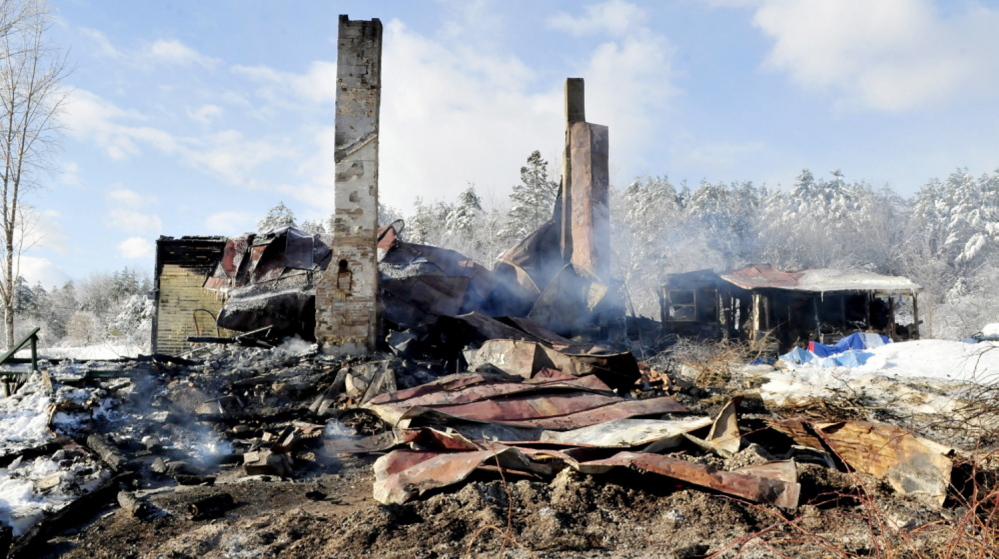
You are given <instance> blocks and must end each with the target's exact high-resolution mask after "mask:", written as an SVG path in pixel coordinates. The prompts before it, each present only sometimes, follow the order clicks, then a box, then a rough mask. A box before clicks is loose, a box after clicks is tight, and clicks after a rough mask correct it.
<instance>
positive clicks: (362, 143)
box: [316, 15, 382, 355]
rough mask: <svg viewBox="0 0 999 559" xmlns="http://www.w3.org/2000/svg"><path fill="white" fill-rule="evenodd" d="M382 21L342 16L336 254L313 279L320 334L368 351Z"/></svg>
mask: <svg viewBox="0 0 999 559" xmlns="http://www.w3.org/2000/svg"><path fill="white" fill-rule="evenodd" d="M381 59H382V24H381V22H380V21H379V20H377V19H372V20H371V21H351V20H350V19H349V18H348V17H347V16H345V15H341V16H340V28H339V39H338V41H337V91H336V148H335V149H336V151H335V159H336V187H335V194H334V208H335V209H334V220H333V235H334V238H335V243H334V248H333V251H334V252H333V260H332V262H331V264H330V266H329V268H328V270H327V271H326V272H325V273H324V274H323V276H322V277H321V278H320V279H319V281H318V283H317V285H316V340H317V341H318V342H319V343H320V345H321V346H322V348H323V351H324V352H325V353H328V354H334V355H366V354H368V353H370V352H371V351H373V350H374V347H375V340H376V338H377V335H378V302H377V298H376V296H377V292H378V284H377V282H378V262H377V256H376V243H377V238H376V236H377V230H378V117H379V105H380V102H381Z"/></svg>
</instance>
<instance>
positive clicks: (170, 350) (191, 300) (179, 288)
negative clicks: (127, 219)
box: [152, 237, 232, 355]
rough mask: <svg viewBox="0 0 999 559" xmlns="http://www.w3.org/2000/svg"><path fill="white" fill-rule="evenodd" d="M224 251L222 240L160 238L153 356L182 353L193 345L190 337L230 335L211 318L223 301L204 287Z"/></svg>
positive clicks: (216, 313)
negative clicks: (220, 328)
mask: <svg viewBox="0 0 999 559" xmlns="http://www.w3.org/2000/svg"><path fill="white" fill-rule="evenodd" d="M224 249H225V239H224V238H222V237H182V238H180V239H174V238H172V237H161V238H160V239H159V240H158V241H157V242H156V274H155V276H154V277H155V298H156V312H155V314H154V318H153V332H152V338H153V339H152V351H153V353H163V354H167V355H177V354H179V353H183V352H184V351H187V350H188V349H190V348H191V347H192V346H193V344H191V343H190V342H188V341H187V338H188V337H189V336H197V335H202V336H221V337H228V336H231V335H232V332H230V331H228V330H222V331H218V330H216V327H215V320H214V319H215V318H217V317H218V314H219V310H221V309H222V304H223V302H224V301H223V299H222V297H221V296H220V294H219V293H218V292H216V291H212V290H209V289H205V288H204V284H205V279H206V278H207V277H208V275H209V274H211V272H212V270H214V268H215V264H216V263H217V262H218V260H219V258H221V256H222V251H223V250H224Z"/></svg>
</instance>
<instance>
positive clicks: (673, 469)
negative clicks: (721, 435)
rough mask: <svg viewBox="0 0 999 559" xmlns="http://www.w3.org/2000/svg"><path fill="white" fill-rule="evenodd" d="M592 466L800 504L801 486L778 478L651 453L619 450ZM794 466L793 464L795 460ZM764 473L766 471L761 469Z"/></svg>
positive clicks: (749, 497) (758, 499) (787, 504)
mask: <svg viewBox="0 0 999 559" xmlns="http://www.w3.org/2000/svg"><path fill="white" fill-rule="evenodd" d="M585 465H586V466H588V467H591V468H592V467H594V466H619V467H625V468H635V469H638V470H643V471H646V472H651V473H654V474H659V475H662V476H666V477H669V478H673V479H676V480H679V481H683V482H685V483H689V484H691V485H696V486H698V487H703V488H705V489H712V490H715V491H718V492H720V493H724V494H726V495H732V496H735V497H741V498H743V499H746V500H747V501H752V502H754V503H768V504H774V505H777V506H781V507H787V508H794V507H797V506H798V497H799V495H800V493H801V485H799V484H798V483H788V482H786V481H784V480H782V479H779V477H784V476H783V475H780V476H779V477H778V478H769V477H761V476H760V475H750V474H746V473H737V472H726V471H722V470H716V469H714V468H712V467H710V466H705V465H703V464H696V463H694V462H688V461H686V460H680V459H678V458H671V457H669V456H663V455H661V454H651V453H647V452H619V453H617V454H615V455H614V456H612V457H610V458H607V459H605V460H593V461H590V462H586V463H585ZM791 467H792V468H793V467H794V466H793V463H791ZM758 471H759V472H764V470H762V469H761V470H758Z"/></svg>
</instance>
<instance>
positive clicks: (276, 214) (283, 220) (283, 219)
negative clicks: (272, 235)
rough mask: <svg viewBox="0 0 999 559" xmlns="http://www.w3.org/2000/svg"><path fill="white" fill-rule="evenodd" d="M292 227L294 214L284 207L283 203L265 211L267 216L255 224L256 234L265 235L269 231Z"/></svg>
mask: <svg viewBox="0 0 999 559" xmlns="http://www.w3.org/2000/svg"><path fill="white" fill-rule="evenodd" d="M294 226H295V214H294V213H292V211H291V210H290V209H288V206H285V205H284V202H278V205H276V206H274V207H273V208H271V209H269V210H267V215H265V216H264V218H263V219H261V220H260V221H258V222H257V232H258V233H266V232H267V231H270V230H271V229H279V228H281V227H294Z"/></svg>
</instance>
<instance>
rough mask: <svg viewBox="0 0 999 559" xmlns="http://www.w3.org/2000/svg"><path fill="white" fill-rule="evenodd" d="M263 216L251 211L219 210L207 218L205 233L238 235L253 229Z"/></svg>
mask: <svg viewBox="0 0 999 559" xmlns="http://www.w3.org/2000/svg"><path fill="white" fill-rule="evenodd" d="M260 217H263V216H255V215H254V214H251V213H250V212H238V211H236V212H234V211H227V212H217V213H213V214H211V215H210V216H208V217H206V218H205V222H204V227H205V233H208V234H212V235H238V234H240V233H244V232H247V231H253V230H255V229H256V227H257V220H258V219H259V218H260Z"/></svg>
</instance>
